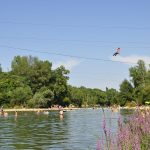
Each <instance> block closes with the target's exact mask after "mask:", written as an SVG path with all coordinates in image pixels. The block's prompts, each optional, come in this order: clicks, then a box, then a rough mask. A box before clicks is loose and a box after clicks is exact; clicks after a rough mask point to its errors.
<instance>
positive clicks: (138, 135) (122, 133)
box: [97, 110, 150, 150]
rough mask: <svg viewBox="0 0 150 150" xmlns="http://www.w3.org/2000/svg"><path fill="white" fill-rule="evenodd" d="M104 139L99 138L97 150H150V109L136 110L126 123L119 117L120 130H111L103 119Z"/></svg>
mask: <svg viewBox="0 0 150 150" xmlns="http://www.w3.org/2000/svg"><path fill="white" fill-rule="evenodd" d="M103 131H104V135H105V140H104V139H101V138H100V139H99V141H98V143H97V150H150V110H144V111H140V110H136V112H135V113H134V114H133V115H132V116H131V117H130V118H129V121H128V122H127V123H126V124H124V123H123V121H122V119H121V117H119V119H118V131H117V133H116V134H113V133H111V132H110V130H109V129H108V128H107V127H106V118H105V114H104V119H103Z"/></svg>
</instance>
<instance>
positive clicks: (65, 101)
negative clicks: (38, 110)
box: [0, 56, 150, 107]
mask: <svg viewBox="0 0 150 150" xmlns="http://www.w3.org/2000/svg"><path fill="white" fill-rule="evenodd" d="M69 73H70V71H69V70H66V69H65V67H64V66H60V67H58V68H56V69H54V70H52V63H51V62H49V61H47V60H46V61H42V60H39V59H38V58H37V57H32V56H15V57H14V59H13V60H12V63H11V71H9V72H6V73H5V72H3V71H2V67H1V65H0V105H6V106H9V107H15V106H28V107H49V106H51V105H52V104H58V105H62V106H69V105H70V104H73V105H75V106H76V107H82V106H83V107H94V106H97V105H100V106H112V105H121V106H124V105H126V104H129V103H131V102H135V103H136V104H138V105H142V104H145V102H146V101H148V102H149V101H150V70H148V69H147V68H146V67H145V63H144V62H143V61H142V60H139V61H138V63H137V65H136V66H134V67H131V68H130V69H129V74H130V78H131V80H130V81H128V80H126V79H125V80H124V81H123V82H122V83H121V84H120V91H117V90H116V89H113V88H110V89H108V88H106V91H102V90H100V89H92V88H86V87H83V86H81V87H73V86H71V85H68V80H69V77H68V74H69Z"/></svg>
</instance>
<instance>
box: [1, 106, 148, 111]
mask: <svg viewBox="0 0 150 150" xmlns="http://www.w3.org/2000/svg"><path fill="white" fill-rule="evenodd" d="M90 108H92V107H90ZM98 108H108V109H120V110H121V109H129V110H131V109H133V110H135V109H139V110H150V106H140V107H119V108H114V107H98ZM77 109H82V108H77V107H71V108H69V107H65V108H61V109H60V108H55V107H52V108H4V109H3V111H4V112H15V111H18V112H26V111H27V112H32V111H33V112H36V111H59V110H66V111H68V110H77Z"/></svg>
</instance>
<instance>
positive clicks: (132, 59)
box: [111, 55, 150, 66]
mask: <svg viewBox="0 0 150 150" xmlns="http://www.w3.org/2000/svg"><path fill="white" fill-rule="evenodd" d="M111 60H112V61H118V62H121V63H125V64H129V65H136V64H137V62H138V60H143V61H144V62H145V64H146V66H149V64H150V57H148V56H136V55H132V56H126V57H123V56H116V57H111Z"/></svg>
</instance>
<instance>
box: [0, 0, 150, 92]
mask: <svg viewBox="0 0 150 150" xmlns="http://www.w3.org/2000/svg"><path fill="white" fill-rule="evenodd" d="M149 7H150V1H148V0H144V1H140V0H139V1H137V0H132V1H131V0H126V1H121V0H113V1H112V0H105V1H104V0H53V1H52V0H22V1H20V0H13V1H11V0H5V1H2V0H1V1H0V63H1V64H2V67H3V70H4V71H8V70H10V65H11V61H12V59H13V57H14V56H16V55H21V56H24V55H27V56H28V55H32V56H37V57H38V58H39V59H41V60H49V61H50V62H52V63H53V68H56V67H58V66H59V65H61V64H63V65H64V66H66V68H68V69H70V71H71V73H70V75H69V76H70V80H69V83H70V84H71V85H74V86H81V85H83V86H86V87H90V88H100V89H102V90H105V88H106V86H107V87H109V88H111V87H112V88H116V89H119V84H120V83H121V82H122V81H123V80H124V79H125V78H127V79H129V72H128V69H129V67H131V66H133V64H132V63H135V62H136V61H137V60H138V59H144V60H145V61H146V63H147V64H149V63H150V42H149V40H150V20H149V16H150V9H149ZM9 46H10V47H17V48H18V49H15V48H8V47H9ZM117 47H120V48H121V54H120V56H117V57H112V54H113V53H114V49H115V48H117ZM19 48H21V49H24V48H25V49H28V51H23V50H21V49H19ZM31 50H33V51H38V52H33V51H31ZM43 52H47V53H43ZM51 53H60V54H67V55H75V56H81V57H90V58H99V59H102V60H103V59H104V60H113V61H121V62H122V63H118V62H111V61H101V60H86V59H79V58H73V57H64V56H58V55H52V54H51ZM124 62H129V63H124ZM130 62H131V64H130Z"/></svg>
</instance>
